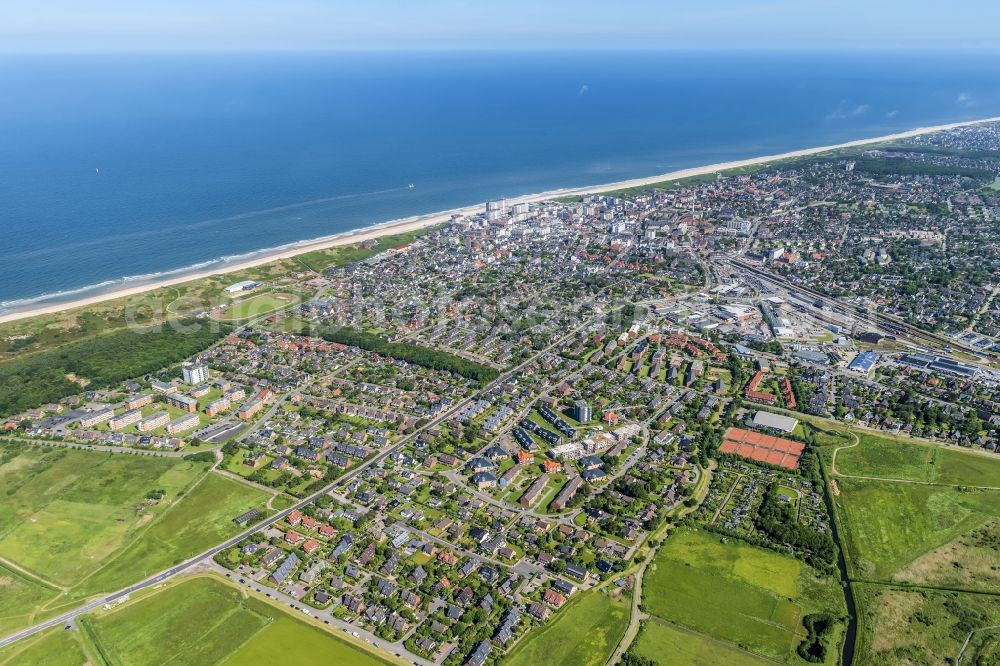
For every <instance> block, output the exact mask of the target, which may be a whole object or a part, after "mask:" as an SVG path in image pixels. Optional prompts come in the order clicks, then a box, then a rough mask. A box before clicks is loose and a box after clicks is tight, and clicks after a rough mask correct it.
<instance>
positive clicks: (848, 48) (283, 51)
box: [0, 43, 1000, 56]
mask: <svg viewBox="0 0 1000 666" xmlns="http://www.w3.org/2000/svg"><path fill="white" fill-rule="evenodd" d="M996 51H1000V43H997V44H974V45H963V46H952V45H934V44H928V45H914V44H880V45H868V44H866V45H818V46H809V45H787V46H772V45H767V46H750V45H742V46H741V45H737V46H722V47H713V46H699V45H683V46H681V45H677V46H670V45H665V46H649V45H636V46H629V45H625V44H615V45H608V46H599V45H590V46H587V47H579V46H577V45H563V44H553V45H523V46H494V45H490V46H472V45H467V44H456V45H451V46H449V45H429V46H424V45H410V46H404V47H396V46H374V45H373V46H317V47H303V48H293V47H277V46H276V47H260V48H243V47H233V48H227V47H220V48H206V47H196V48H67V49H47V48H40V49H16V48H15V49H5V48H3V47H2V46H0V56H45V55H95V56H96V55H310V54H317V55H322V54H380V53H381V54H394V53H399V54H412V53H426V54H451V53H484V54H488V53H495V54H519V53H520V54H532V53H536V54H558V53H565V54H573V53H576V54H585V53H636V54H639V53H701V54H705V53H718V54H746V53H757V54H788V53H815V54H845V53H847V54H864V53H934V54H940V53H955V54H974V53H985V52H996Z"/></svg>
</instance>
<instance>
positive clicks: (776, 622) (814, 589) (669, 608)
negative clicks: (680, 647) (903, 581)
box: [643, 528, 842, 660]
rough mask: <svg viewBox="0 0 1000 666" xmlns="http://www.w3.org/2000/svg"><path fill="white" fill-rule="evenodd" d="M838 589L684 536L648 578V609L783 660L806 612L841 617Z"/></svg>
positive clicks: (718, 543) (738, 549)
mask: <svg viewBox="0 0 1000 666" xmlns="http://www.w3.org/2000/svg"><path fill="white" fill-rule="evenodd" d="M835 586H836V582H835V581H833V580H832V579H830V580H826V581H817V580H816V579H814V578H813V577H812V575H811V573H810V572H809V571H807V570H805V568H804V565H802V564H801V563H800V562H799V561H798V560H796V559H795V558H792V557H789V556H786V555H782V554H779V553H775V552H772V551H769V550H765V549H762V548H756V547H753V546H749V545H746V544H743V543H741V542H737V541H734V540H731V539H729V540H725V539H724V538H723V537H720V536H718V535H715V534H711V533H709V532H701V531H697V530H691V529H683V528H682V529H679V530H677V532H675V533H674V534H673V535H672V536H671V537H670V538H669V539H668V540H667V542H666V543H665V544H664V545H663V547H661V549H660V551H659V552H658V553H657V555H656V559H655V560H654V561H653V565H652V567H651V570H650V571H649V573H647V576H646V579H645V582H644V585H643V608H644V610H646V612H648V613H650V614H651V615H654V616H656V617H659V618H662V619H664V620H668V621H669V622H673V623H675V624H678V625H681V626H683V627H687V628H690V629H692V630H694V631H697V632H700V633H702V634H705V635H706V636H708V637H711V638H715V639H721V640H723V641H728V642H730V643H733V644H735V645H737V646H739V647H741V648H743V649H745V650H748V651H750V652H753V653H755V654H758V655H762V656H766V657H770V658H774V659H779V660H784V659H785V658H786V657H787V656H788V654H789V653H790V651H791V650H793V649H794V648H795V646H796V645H797V644H798V642H799V639H800V636H801V633H802V628H801V618H802V616H803V615H804V614H805V613H806V612H812V611H814V610H820V609H823V610H829V611H830V612H833V613H834V614H835V615H838V616H839V615H841V614H842V613H841V610H840V606H839V604H840V603H842V602H838V597H837V595H836V594H833V590H834V588H835ZM647 640H648V639H647Z"/></svg>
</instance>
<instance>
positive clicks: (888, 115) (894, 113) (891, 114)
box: [885, 109, 899, 118]
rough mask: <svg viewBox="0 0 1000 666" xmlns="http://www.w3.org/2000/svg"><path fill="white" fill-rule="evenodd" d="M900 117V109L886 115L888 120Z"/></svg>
mask: <svg viewBox="0 0 1000 666" xmlns="http://www.w3.org/2000/svg"><path fill="white" fill-rule="evenodd" d="M898 115H899V109H893V110H892V111H890V112H889V113H887V114H885V117H886V118H895V117H896V116H898Z"/></svg>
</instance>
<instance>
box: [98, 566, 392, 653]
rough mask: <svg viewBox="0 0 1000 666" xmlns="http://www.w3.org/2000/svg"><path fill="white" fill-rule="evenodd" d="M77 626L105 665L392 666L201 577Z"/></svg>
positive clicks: (252, 599) (278, 611)
mask: <svg viewBox="0 0 1000 666" xmlns="http://www.w3.org/2000/svg"><path fill="white" fill-rule="evenodd" d="M81 623H82V625H83V627H84V629H85V632H86V634H87V636H88V638H89V639H90V640H91V641H92V642H93V644H94V646H95V648H96V650H97V651H99V652H100V654H101V655H102V656H103V657H104V658H105V660H106V661H107V662H108V664H109V666H114V665H117V664H128V665H129V666H145V665H149V666H157V665H159V664H163V663H167V662H170V663H172V664H177V665H182V664H191V665H192V666H193V665H195V664H246V663H295V664H307V665H308V664H314V663H315V664H319V663H338V664H345V665H346V666H369V665H371V666H378V665H379V664H385V663H389V662H387V661H384V660H382V659H379V658H378V657H377V656H375V655H373V654H369V653H367V652H364V651H362V650H360V649H358V648H355V647H353V646H352V645H350V644H348V643H346V642H343V641H341V640H339V639H338V638H336V637H335V636H333V635H332V634H330V633H327V632H325V631H323V630H320V629H317V628H314V627H310V626H308V625H306V624H305V623H303V622H302V621H300V620H298V619H294V618H293V617H292V616H291V615H290V614H288V613H286V612H285V611H283V610H280V609H278V608H276V607H275V606H272V605H270V604H267V603H264V602H263V601H261V600H258V599H254V598H250V597H247V596H246V595H245V594H244V592H243V591H242V590H240V589H237V588H235V587H233V586H231V585H229V584H227V583H224V582H222V581H221V580H217V579H214V578H209V577H204V576H201V577H197V578H192V579H189V580H186V581H184V582H181V583H179V584H176V585H173V586H170V587H167V588H165V589H163V590H161V591H158V592H155V593H153V594H152V595H151V596H149V597H145V598H142V599H138V600H135V601H133V602H130V603H127V604H126V605H124V606H122V607H120V608H118V609H115V610H112V611H110V612H98V613H96V614H94V615H93V616H87V617H85V618H84V619H83V620H81Z"/></svg>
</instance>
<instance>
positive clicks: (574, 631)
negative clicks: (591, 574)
mask: <svg viewBox="0 0 1000 666" xmlns="http://www.w3.org/2000/svg"><path fill="white" fill-rule="evenodd" d="M578 595H579V596H576V597H574V598H573V599H572V600H571V601H570V603H569V604H568V605H567V606H565V607H564V608H563V609H562V610H560V611H559V614H558V615H556V616H555V618H553V619H551V620H550V621H549V622H547V623H545V624H544V625H542V626H541V627H539V628H537V629H535V630H534V631H533V632H532V633H531V634H529V635H528V636H527V637H525V638H524V639H523V640H522V641H521V642H520V643H518V645H517V646H516V647H515V648H514V650H513V651H512V652H511V653H510V656H509V657H508V658H507V659H506V660H505V661H504V664H505V666H535V665H536V664H553V665H564V666H576V665H577V664H579V665H580V666H602V665H603V664H604V663H605V662H606V661H607V660H608V657H610V656H611V653H612V652H614V650H615V648H616V647H617V646H618V643H619V641H621V639H622V636H624V635H625V629H626V628H628V622H629V614H630V612H629V601H628V598H626V599H624V600H622V599H612V598H611V597H610V596H608V595H607V594H606V593H605V592H603V591H601V590H592V591H590V592H581V593H578Z"/></svg>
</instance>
